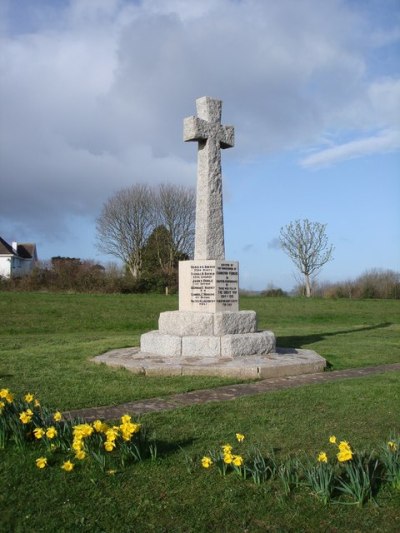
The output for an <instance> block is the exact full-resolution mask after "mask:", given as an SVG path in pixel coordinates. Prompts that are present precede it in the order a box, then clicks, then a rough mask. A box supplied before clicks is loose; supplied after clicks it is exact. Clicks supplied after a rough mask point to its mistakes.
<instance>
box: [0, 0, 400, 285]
mask: <svg viewBox="0 0 400 533" xmlns="http://www.w3.org/2000/svg"><path fill="white" fill-rule="evenodd" d="M0 40H1V42H0V236H1V237H3V238H4V239H5V240H6V241H8V242H11V241H17V242H35V243H36V244H37V249H38V255H39V258H40V259H43V260H46V259H49V258H51V257H53V256H59V255H61V256H69V257H80V258H82V259H92V260H95V261H97V262H103V263H107V262H109V261H115V258H113V257H112V256H105V255H103V254H101V253H100V252H99V251H98V249H97V247H96V218H97V217H98V216H99V215H100V212H101V209H102V206H103V204H104V202H105V201H106V200H107V199H108V198H110V197H111V196H112V195H113V194H115V193H116V192H117V191H119V190H120V189H122V188H125V187H129V186H131V185H134V184H136V183H147V184H150V185H157V184H159V183H174V184H179V185H187V186H195V182H196V161H197V154H196V152H197V148H196V143H184V142H183V138H182V135H183V119H184V118H185V117H187V116H191V115H194V114H195V112H196V108H195V100H196V99H197V98H199V97H202V96H211V97H214V98H219V99H221V100H223V112H222V122H223V124H226V125H233V126H234V127H235V147H234V148H231V149H229V150H224V151H223V152H222V168H223V188H224V217H225V247H226V258H227V259H229V260H236V261H239V265H240V266H239V268H240V286H241V287H242V288H245V289H250V290H262V289H265V288H266V287H269V286H274V287H281V288H283V289H285V290H290V289H291V288H292V287H293V286H294V285H296V283H297V281H296V270H295V267H294V265H293V264H292V262H291V261H290V259H289V258H288V257H287V256H286V255H285V254H284V252H283V251H282V250H281V249H280V248H279V246H278V237H279V232H280V228H282V227H284V226H286V225H287V224H289V223H290V222H292V221H294V220H302V219H306V218H307V219H309V220H311V221H315V222H319V223H323V224H326V233H327V235H328V239H329V242H330V243H332V244H333V245H334V247H335V249H334V254H333V257H334V259H333V261H331V262H330V263H328V264H327V265H325V267H324V268H323V269H322V271H321V273H320V275H319V278H318V279H319V280H320V281H321V282H325V281H330V282H335V281H343V280H346V279H350V278H355V277H357V276H358V275H360V274H362V273H363V272H365V271H366V270H370V269H373V268H382V269H391V270H396V271H399V270H400V3H399V2H398V0H324V1H323V2H321V0H279V2H276V1H275V0H202V1H201V2H200V1H197V0H141V1H139V0H35V1H34V2H32V0H18V1H15V0H0Z"/></svg>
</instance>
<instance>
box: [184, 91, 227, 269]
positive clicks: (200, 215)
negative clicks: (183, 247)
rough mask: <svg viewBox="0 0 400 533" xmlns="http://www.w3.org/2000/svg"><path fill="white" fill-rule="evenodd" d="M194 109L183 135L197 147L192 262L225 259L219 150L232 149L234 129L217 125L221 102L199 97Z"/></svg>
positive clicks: (186, 119) (219, 123)
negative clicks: (196, 143) (193, 114)
mask: <svg viewBox="0 0 400 533" xmlns="http://www.w3.org/2000/svg"><path fill="white" fill-rule="evenodd" d="M196 109H197V115H198V116H197V117H188V118H185V120H184V133H183V139H184V141H197V142H198V143H199V145H198V157H197V196H196V235H195V250H194V259H195V260H196V259H203V260H204V259H225V245H224V216H223V207H222V174H221V148H231V147H232V146H233V145H234V128H233V126H223V125H222V124H221V112H222V101H221V100H216V99H215V98H210V97H209V96H203V97H202V98H198V99H197V100H196Z"/></svg>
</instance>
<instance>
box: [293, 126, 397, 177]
mask: <svg viewBox="0 0 400 533" xmlns="http://www.w3.org/2000/svg"><path fill="white" fill-rule="evenodd" d="M399 149H400V131H395V130H387V131H383V132H380V133H379V134H377V135H374V136H371V137H367V138H365V139H358V140H355V141H350V142H347V143H344V144H340V145H338V146H333V147H331V148H327V149H325V150H321V151H319V152H316V153H314V154H312V155H309V156H307V157H305V158H304V159H302V161H301V162H300V163H301V165H302V166H303V167H306V168H318V167H323V166H328V165H332V164H334V163H338V162H340V161H344V160H346V159H354V158H357V157H363V156H369V155H374V154H381V153H386V152H392V151H395V150H399Z"/></svg>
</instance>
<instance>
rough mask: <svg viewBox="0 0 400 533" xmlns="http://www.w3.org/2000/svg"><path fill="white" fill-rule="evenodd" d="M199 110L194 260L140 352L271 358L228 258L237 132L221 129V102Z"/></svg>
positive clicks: (188, 128) (193, 127) (192, 121)
mask: <svg viewBox="0 0 400 533" xmlns="http://www.w3.org/2000/svg"><path fill="white" fill-rule="evenodd" d="M196 107H197V116H193V117H189V118H185V119H184V128H183V130H184V134H183V138H184V140H185V141H197V142H198V167H197V198H196V231H195V254H194V259H193V260H187V261H180V262H179V310H178V311H165V312H163V313H161V314H160V317H159V320H158V330H155V331H149V332H148V333H144V334H143V335H142V336H141V338H140V349H141V352H142V353H143V354H152V355H154V356H162V357H170V358H171V357H172V358H174V357H176V358H195V359H196V358H217V359H218V358H234V357H242V356H247V355H255V354H258V355H260V354H267V353H270V352H271V351H273V350H274V348H275V336H274V334H273V333H272V332H270V331H257V317H256V313H255V311H239V263H238V262H237V261H230V260H226V259H225V249H224V248H225V247H224V220H223V205H222V174H221V148H229V147H231V146H233V145H234V128H233V127H232V126H224V125H222V124H221V110H222V101H221V100H217V99H214V98H210V97H208V96H204V97H202V98H198V99H197V100H196ZM166 371H167V370H166ZM168 371H170V369H169V370H168ZM203 371H204V370H199V372H203Z"/></svg>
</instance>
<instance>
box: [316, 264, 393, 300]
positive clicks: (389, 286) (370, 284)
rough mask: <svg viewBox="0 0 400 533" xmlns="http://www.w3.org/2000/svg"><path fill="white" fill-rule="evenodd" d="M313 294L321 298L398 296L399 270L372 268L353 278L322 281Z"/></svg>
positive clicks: (384, 297) (388, 297) (386, 297)
mask: <svg viewBox="0 0 400 533" xmlns="http://www.w3.org/2000/svg"><path fill="white" fill-rule="evenodd" d="M314 295H315V296H320V297H323V298H382V299H399V298H400V272H394V271H393V270H382V269H377V268H375V269H372V270H369V271H367V272H365V273H364V274H362V275H361V276H359V277H358V278H356V279H354V280H347V281H342V282H337V283H323V284H320V285H318V286H317V287H315V289H314Z"/></svg>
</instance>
